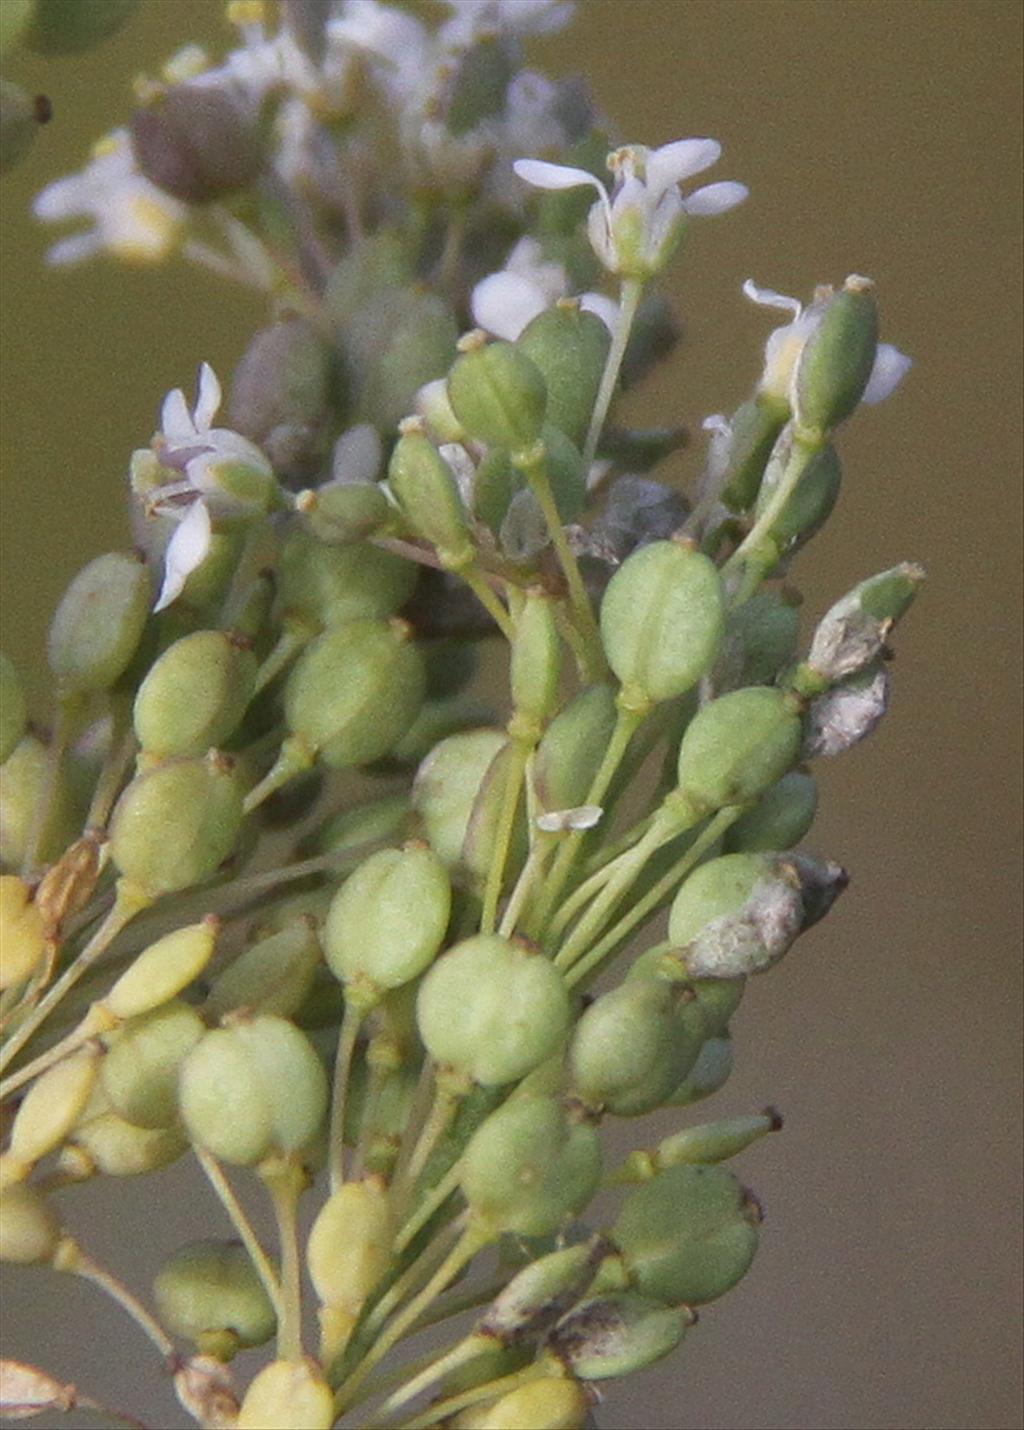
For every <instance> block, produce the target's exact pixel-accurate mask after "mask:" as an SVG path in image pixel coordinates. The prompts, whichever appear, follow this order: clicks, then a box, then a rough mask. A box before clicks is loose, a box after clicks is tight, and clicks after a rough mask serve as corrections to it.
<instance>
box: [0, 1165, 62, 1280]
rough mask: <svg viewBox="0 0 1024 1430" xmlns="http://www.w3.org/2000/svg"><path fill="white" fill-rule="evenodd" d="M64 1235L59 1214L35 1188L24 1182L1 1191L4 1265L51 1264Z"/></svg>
mask: <svg viewBox="0 0 1024 1430" xmlns="http://www.w3.org/2000/svg"><path fill="white" fill-rule="evenodd" d="M60 1234H61V1233H60V1221H59V1220H58V1218H57V1213H56V1212H55V1211H54V1209H53V1207H52V1206H51V1205H50V1204H49V1202H47V1201H45V1200H44V1199H43V1197H42V1196H41V1194H40V1193H39V1192H38V1191H37V1190H36V1188H35V1187H30V1186H27V1185H26V1184H25V1183H24V1182H22V1183H20V1184H18V1185H16V1186H13V1187H4V1188H2V1189H0V1261H13V1262H17V1263H18V1264H20V1265H22V1266H29V1265H32V1264H33V1263H34V1262H40V1261H49V1259H50V1257H51V1256H52V1255H53V1253H54V1252H55V1251H56V1249H57V1246H58V1243H59V1242H60Z"/></svg>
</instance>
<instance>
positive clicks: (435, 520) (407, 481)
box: [388, 417, 474, 568]
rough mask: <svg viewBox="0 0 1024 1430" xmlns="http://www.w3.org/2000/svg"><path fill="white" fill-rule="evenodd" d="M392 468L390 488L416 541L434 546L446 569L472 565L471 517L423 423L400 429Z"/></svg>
mask: <svg viewBox="0 0 1024 1430" xmlns="http://www.w3.org/2000/svg"><path fill="white" fill-rule="evenodd" d="M400 431H401V433H402V435H401V436H400V437H399V439H398V441H397V442H396V444H395V449H394V451H393V452H392V454H391V461H390V462H389V463H388V485H389V486H390V488H391V491H392V493H393V495H394V497H395V499H396V501H397V502H398V505H399V506H400V507H401V509H402V511H403V513H404V515H405V517H406V519H407V520H408V522H409V525H410V526H411V527H412V529H413V531H415V533H416V535H417V536H421V537H423V539H424V540H425V541H429V542H430V543H431V545H432V546H434V547H436V549H437V554H438V556H439V557H440V559H441V561H442V563H443V564H444V565H446V566H450V567H453V568H457V567H459V566H464V565H466V564H467V563H468V562H470V561H472V559H473V555H474V545H473V540H472V536H471V534H470V526H469V517H468V516H467V513H466V509H465V507H464V506H463V504H462V498H461V497H460V495H459V489H458V486H457V485H456V482H455V476H454V474H453V472H452V469H451V467H449V465H448V463H447V462H446V461H445V460H444V458H443V457H442V456H441V453H440V452H439V451H438V450H437V448H436V447H435V446H434V444H433V442H431V440H430V438H429V437H427V436H426V435H425V434H424V432H423V424H422V422H421V421H420V419H419V418H415V417H413V418H409V419H408V421H406V422H403V423H402V424H401V426H400Z"/></svg>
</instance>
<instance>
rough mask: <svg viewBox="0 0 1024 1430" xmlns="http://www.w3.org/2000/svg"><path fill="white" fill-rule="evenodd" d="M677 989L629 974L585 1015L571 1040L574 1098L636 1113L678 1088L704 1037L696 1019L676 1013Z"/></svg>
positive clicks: (606, 1108)
mask: <svg viewBox="0 0 1024 1430" xmlns="http://www.w3.org/2000/svg"><path fill="white" fill-rule="evenodd" d="M679 1011H680V1010H679V996H678V993H677V990H676V988H675V987H674V986H673V985H672V984H671V983H668V982H665V981H664V980H663V979H656V978H630V979H627V981H626V982H625V983H622V984H620V985H619V987H618V988H613V989H611V990H610V991H609V992H607V993H603V994H602V995H601V996H600V997H599V998H598V999H596V1000H595V1002H593V1003H592V1004H591V1005H590V1007H589V1008H587V1009H586V1011H585V1012H584V1013H583V1015H582V1017H581V1018H580V1019H579V1022H578V1023H577V1024H576V1028H575V1031H574V1033H573V1037H572V1042H571V1043H570V1045H569V1057H568V1072H569V1080H570V1086H571V1087H572V1090H573V1093H574V1095H575V1096H577V1097H579V1098H580V1099H581V1101H582V1102H583V1103H584V1104H585V1105H586V1106H587V1107H590V1108H593V1109H595V1110H601V1111H608V1112H613V1113H616V1114H617V1115H619V1116H623V1117H635V1116H637V1115H638V1114H640V1113H643V1112H651V1111H653V1109H654V1108H656V1107H658V1106H659V1105H660V1104H661V1103H662V1102H664V1100H665V1098H666V1097H668V1095H669V1094H670V1093H671V1092H672V1090H673V1089H674V1088H676V1087H678V1085H679V1083H680V1082H681V1081H682V1080H683V1078H684V1077H685V1076H686V1074H687V1073H688V1072H689V1071H690V1068H691V1067H692V1066H693V1064H694V1062H695V1061H696V1059H697V1054H698V1052H699V1051H700V1047H701V1043H702V1042H703V1041H704V1021H703V1019H702V1018H700V1017H696V1018H694V1017H692V1016H690V1017H688V1018H687V1019H686V1020H685V1021H684V1019H683V1018H681V1017H680V1016H679Z"/></svg>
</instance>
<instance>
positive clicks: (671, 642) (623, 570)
mask: <svg viewBox="0 0 1024 1430" xmlns="http://www.w3.org/2000/svg"><path fill="white" fill-rule="evenodd" d="M723 624H724V608H723V601H722V585H721V581H720V579H719V576H718V572H717V570H716V569H715V566H714V564H713V563H712V562H711V561H709V559H708V558H707V557H706V556H704V555H702V554H701V553H700V552H699V551H695V550H693V549H692V548H691V547H689V546H685V545H683V544H681V543H679V542H675V541H652V542H651V543H650V544H649V545H648V546H643V547H641V548H640V549H639V550H638V551H635V552H634V553H633V555H632V556H630V557H628V559H627V560H626V561H624V562H623V564H622V565H621V566H620V567H619V569H618V571H616V573H615V575H614V576H613V577H612V579H611V581H610V582H609V583H608V588H607V590H606V591H605V593H604V599H603V601H602V602H601V638H602V640H603V642H604V648H605V654H606V655H607V657H608V663H609V665H610V666H611V668H612V670H613V671H614V672H615V674H616V675H617V676H618V678H619V680H620V681H621V682H622V686H623V691H622V697H621V698H622V699H623V700H625V701H627V702H628V703H630V704H635V705H638V706H640V707H643V706H645V705H647V704H648V703H650V702H651V701H660V700H670V699H671V698H672V697H673V696H675V695H683V694H685V692H686V691H687V690H689V689H690V688H691V686H693V685H696V683H697V681H698V680H699V679H700V678H701V676H702V675H704V674H705V673H706V672H707V671H708V670H709V669H710V668H711V665H712V663H713V661H714V659H715V655H716V653H717V650H718V644H719V641H720V639H721V636H722V629H723Z"/></svg>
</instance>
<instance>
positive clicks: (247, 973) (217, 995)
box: [203, 916, 320, 1018]
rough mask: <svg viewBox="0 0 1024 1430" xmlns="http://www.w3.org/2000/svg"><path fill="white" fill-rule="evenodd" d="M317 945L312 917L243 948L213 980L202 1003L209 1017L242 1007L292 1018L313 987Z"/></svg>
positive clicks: (216, 1016)
mask: <svg viewBox="0 0 1024 1430" xmlns="http://www.w3.org/2000/svg"><path fill="white" fill-rule="evenodd" d="M319 962H320V944H319V942H318V940H317V936H316V929H315V926H314V922H313V919H312V918H310V917H308V916H307V917H306V918H298V919H294V920H293V921H292V922H290V923H287V924H286V925H285V926H284V928H282V929H281V930H280V931H279V932H278V933H273V934H271V935H270V936H269V937H268V938H263V939H260V940H259V941H258V942H257V943H254V944H253V945H252V946H251V947H250V948H246V949H243V950H242V952H241V953H240V954H239V955H238V957H237V958H236V959H235V960H234V961H233V962H232V963H230V964H229V965H228V966H227V968H225V970H224V972H223V973H221V974H220V976H219V977H218V978H217V979H216V980H215V981H214V984H213V987H212V988H211V989H210V992H209V995H208V997H207V999H206V1002H205V1004H204V1005H203V1012H204V1013H205V1014H206V1016H207V1017H208V1018H223V1017H224V1015H225V1014H226V1013H230V1012H234V1011H237V1010H241V1009H244V1010H245V1011H246V1012H247V1013H250V1014H255V1013H277V1014H279V1015H280V1016H281V1017H282V1018H288V1017H290V1016H291V1015H292V1014H293V1013H294V1012H295V1011H296V1009H297V1008H299V1007H301V1005H302V1003H303V1001H304V1000H305V998H306V997H307V995H308V994H309V991H310V989H311V988H312V987H313V980H314V978H315V976H316V969H317V965H318V964H319Z"/></svg>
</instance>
